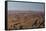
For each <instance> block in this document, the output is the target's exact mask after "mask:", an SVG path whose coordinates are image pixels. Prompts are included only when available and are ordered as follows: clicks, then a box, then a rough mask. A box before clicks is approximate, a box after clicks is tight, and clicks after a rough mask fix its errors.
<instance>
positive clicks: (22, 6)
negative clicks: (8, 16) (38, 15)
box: [8, 2, 44, 12]
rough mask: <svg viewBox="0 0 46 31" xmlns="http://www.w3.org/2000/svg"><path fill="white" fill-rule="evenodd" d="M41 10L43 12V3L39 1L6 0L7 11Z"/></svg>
mask: <svg viewBox="0 0 46 31" xmlns="http://www.w3.org/2000/svg"><path fill="white" fill-rule="evenodd" d="M11 10H15V11H42V12H44V4H40V3H23V2H8V11H11Z"/></svg>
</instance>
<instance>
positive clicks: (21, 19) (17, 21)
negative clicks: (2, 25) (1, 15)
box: [7, 11, 45, 30]
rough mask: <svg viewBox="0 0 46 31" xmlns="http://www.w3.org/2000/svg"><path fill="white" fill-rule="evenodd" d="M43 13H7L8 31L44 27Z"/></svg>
mask: <svg viewBox="0 0 46 31" xmlns="http://www.w3.org/2000/svg"><path fill="white" fill-rule="evenodd" d="M44 23H45V20H44V13H42V12H31V11H8V23H7V25H8V28H7V29H8V30H19V29H32V28H44V27H45V24H44Z"/></svg>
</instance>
